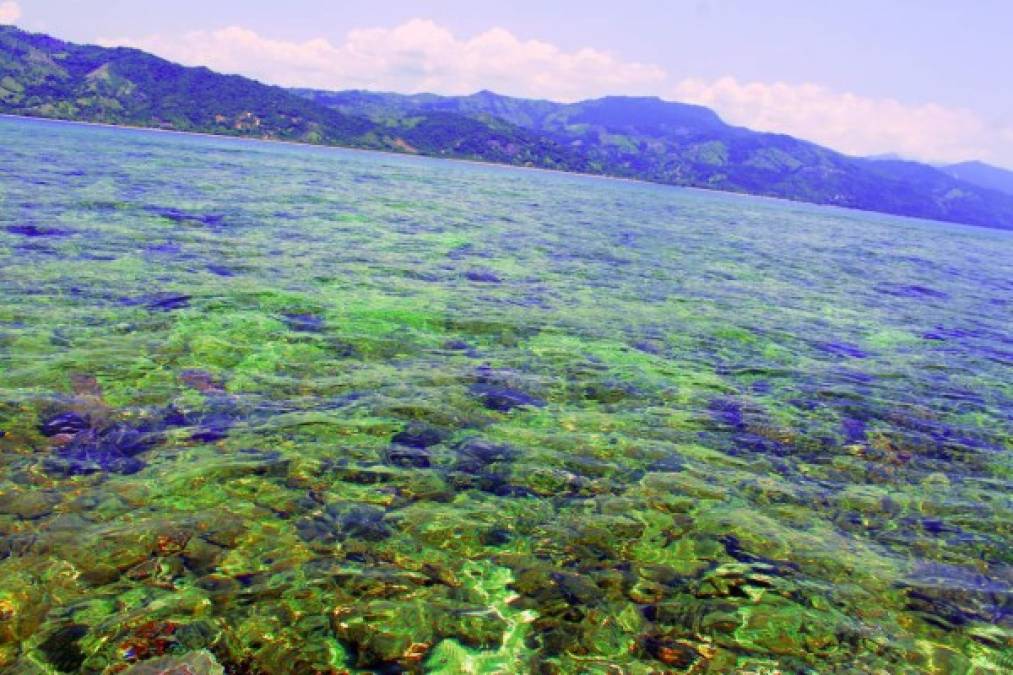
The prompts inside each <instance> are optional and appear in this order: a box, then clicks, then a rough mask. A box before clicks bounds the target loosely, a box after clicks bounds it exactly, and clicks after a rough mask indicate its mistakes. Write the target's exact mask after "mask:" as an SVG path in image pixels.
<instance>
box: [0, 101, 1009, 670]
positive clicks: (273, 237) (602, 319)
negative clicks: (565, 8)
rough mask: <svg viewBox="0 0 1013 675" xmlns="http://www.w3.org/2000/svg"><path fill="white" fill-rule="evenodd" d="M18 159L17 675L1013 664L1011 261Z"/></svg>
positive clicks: (583, 198)
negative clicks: (29, 674)
mask: <svg viewBox="0 0 1013 675" xmlns="http://www.w3.org/2000/svg"><path fill="white" fill-rule="evenodd" d="M0 147H3V148H4V152H3V153H2V154H0V672H11V673H75V672H82V673H104V674H112V673H130V674H132V675H139V674H148V673H165V672H169V673H203V674H213V673H214V674H218V673H367V672H379V673H399V672H404V673H422V672H427V673H447V674H449V673H526V672H531V673H551V674H554V673H630V674H647V673H725V672H752V673H774V672H782V673H794V672H802V673H808V672H821V673H822V672H830V673H832V672H840V673H867V672H873V673H939V674H942V673H1005V672H1009V671H1010V669H1011V668H1013V656H1011V654H1013V595H1011V592H1013V546H1011V545H1010V543H1011V529H1013V504H1011V495H1013V490H1011V487H1013V485H1011V482H1013V461H1011V457H1013V454H1011V450H1013V434H1011V428H1013V424H1011V423H1013V377H1010V373H1011V365H1013V334H1011V326H1013V322H1011V321H1010V318H1011V307H1013V238H1011V237H1010V235H1009V234H1008V233H1003V232H1001V231H992V230H986V229H976V228H969V227H961V226H951V225H943V224H939V223H931V222H924V221H914V220H903V219H899V218H893V217H889V216H875V215H870V214H865V213H857V212H850V211H844V210H835V209H827V208H821V207H814V206H805V205H799V204H791V203H784V202H776V201H771V200H761V199H754V198H745V197H737V196H729V195H720V194H711V193H703V192H694V191H688V190H679V189H672V188H666V187H660V186H652V185H641V184H633V183H624V182H619V181H609V180H602V179H593V178H583V177H575V176H566V175H555V174H544V173H535V172H524V171H518V170H511V169H503V168H496V167H488V166H478V165H467V164H460V163H450V162H441V161H438V160H426V159H419V158H406V157H397V156H387V155H376V154H369V153H359V152H350V151H337V150H326V149H319V148H308V147H291V146H283V145H273V144H265V143H254V142H243V141H232V140H227V139H210V138H197V137H182V136H175V135H166V134H157V133H152V132H142V131H127V130H114V129H98V128H85V127H78V126H72V125H58V124H54V123H48V122H38V121H20V120H8V119H5V120H0Z"/></svg>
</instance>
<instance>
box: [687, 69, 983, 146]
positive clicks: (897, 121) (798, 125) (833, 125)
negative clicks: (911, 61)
mask: <svg viewBox="0 0 1013 675" xmlns="http://www.w3.org/2000/svg"><path fill="white" fill-rule="evenodd" d="M672 95H673V96H674V97H675V98H677V99H679V100H682V101H687V102H690V103H699V104H701V105H706V106H709V107H711V108H714V109H715V110H718V111H719V112H720V113H721V114H722V115H723V116H724V118H725V119H726V120H727V121H728V122H730V123H733V124H739V125H742V126H747V127H750V128H752V129H758V130H762V131H778V132H784V133H790V134H792V135H795V136H799V137H801V138H805V139H807V140H812V141H815V142H817V143H820V144H822V145H828V146H830V147H832V148H835V149H837V150H840V151H842V152H846V153H850V154H855V155H871V154H876V153H881V152H896V153H898V154H900V155H901V156H904V157H912V158H918V159H925V160H932V161H957V160H961V159H966V158H968V157H971V156H974V157H984V156H987V155H989V154H991V152H992V151H993V150H994V148H993V147H992V144H991V143H989V136H990V134H989V130H988V129H987V127H986V125H985V123H984V122H983V121H982V120H981V119H980V118H979V117H978V116H977V115H976V114H975V113H973V112H971V111H970V110H966V109H962V108H947V107H944V106H940V105H937V104H935V103H925V104H919V105H909V104H905V103H901V102H900V101H897V100H894V99H891V98H883V99H874V98H867V97H863V96H858V95H856V94H852V93H842V92H837V91H833V90H831V89H828V88H826V87H823V86H820V85H816V84H786V83H783V82H775V83H765V82H748V83H740V82H738V81H737V80H735V79H734V78H731V77H724V78H721V79H719V80H715V81H712V82H706V81H702V80H695V79H688V80H683V81H682V82H680V83H678V84H677V85H676V86H675V88H674V89H673V90H672ZM991 140H992V142H993V143H994V140H995V138H994V136H993V137H992V139H991Z"/></svg>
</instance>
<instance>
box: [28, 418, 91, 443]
mask: <svg viewBox="0 0 1013 675" xmlns="http://www.w3.org/2000/svg"><path fill="white" fill-rule="evenodd" d="M89 427H91V423H90V422H89V421H88V418H86V417H83V416H81V415H78V414H77V413H75V412H62V413H59V414H57V415H53V416H52V417H49V418H47V419H46V420H45V421H44V422H42V423H41V424H40V425H39V432H40V433H41V434H42V435H43V436H47V437H53V436H57V435H61V434H71V435H73V434H76V433H78V432H79V431H84V430H85V429H88V428H89Z"/></svg>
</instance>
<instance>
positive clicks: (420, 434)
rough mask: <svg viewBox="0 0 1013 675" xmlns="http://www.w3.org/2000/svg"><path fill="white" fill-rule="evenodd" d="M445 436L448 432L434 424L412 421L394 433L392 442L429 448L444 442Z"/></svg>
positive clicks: (411, 446) (412, 446)
mask: <svg viewBox="0 0 1013 675" xmlns="http://www.w3.org/2000/svg"><path fill="white" fill-rule="evenodd" d="M445 437H446V434H445V433H444V432H443V431H441V430H440V429H437V428H436V427H434V426H431V425H428V424H425V423H423V422H412V423H411V424H409V425H408V426H407V427H405V428H404V430H403V431H400V432H398V433H396V434H394V436H393V437H392V438H391V439H390V442H391V443H393V444H395V445H403V446H406V447H409V448H428V447H430V446H432V445H437V444H439V443H442V442H443V439H444V438H445Z"/></svg>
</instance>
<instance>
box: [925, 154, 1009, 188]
mask: <svg viewBox="0 0 1013 675" xmlns="http://www.w3.org/2000/svg"><path fill="white" fill-rule="evenodd" d="M940 170H941V171H942V172H943V173H946V174H949V175H950V176H953V177H954V178H956V179H958V180H962V181H964V182H965V183H972V184H974V185H977V186H979V187H983V188H988V189H989V190H998V191H999V192H1005V193H1006V194H1008V195H1013V171H1007V170H1006V169H1000V168H999V167H997V166H992V165H991V164H985V163H984V162H962V163H960V164H951V165H949V166H944V167H941V169H940Z"/></svg>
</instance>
